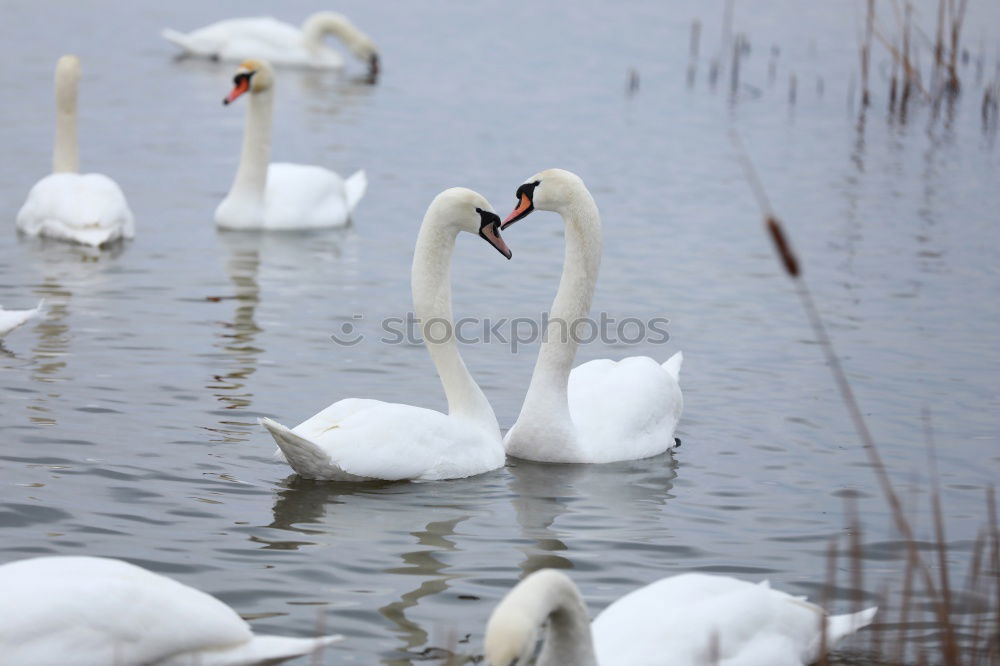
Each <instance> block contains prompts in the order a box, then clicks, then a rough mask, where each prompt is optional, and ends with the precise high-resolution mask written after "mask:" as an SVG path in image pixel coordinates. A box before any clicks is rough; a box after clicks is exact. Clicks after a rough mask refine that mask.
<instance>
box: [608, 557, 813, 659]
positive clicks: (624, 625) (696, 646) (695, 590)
mask: <svg viewBox="0 0 1000 666" xmlns="http://www.w3.org/2000/svg"><path fill="white" fill-rule="evenodd" d="M786 597H789V595H786V594H784V593H782V592H776V591H774V590H770V589H768V588H765V587H761V586H759V585H756V584H753V583H748V582H746V581H741V580H738V579H735V578H729V577H726V576H711V575H705V574H684V575H680V576H673V577H671V578H665V579H662V580H660V581H657V582H655V583H652V584H650V585H647V586H646V587H643V588H640V589H638V590H636V591H634V592H632V593H630V594H627V595H625V596H623V597H622V598H620V599H619V600H617V601H616V602H614V603H612V604H611V605H610V606H608V608H607V609H605V611H604V612H603V613H601V614H600V615H599V616H598V617H597V619H595V620H594V623H593V625H592V629H593V632H594V643H595V647H596V649H597V658H598V663H600V664H601V665H602V666H625V665H626V664H628V665H629V666H658V665H659V664H660V663H662V655H663V654H671V655H672V656H673V658H674V661H673V662H672V663H677V664H684V665H694V664H704V663H710V659H709V657H710V655H712V654H713V653H715V654H717V655H718V657H719V659H718V662H717V663H719V664H750V663H767V664H769V665H770V664H775V665H781V664H785V663H787V664H798V663H801V662H799V661H796V660H797V659H798V655H799V654H800V653H801V650H802V649H804V647H805V646H806V645H807V644H808V643H809V642H810V641H811V640H812V639H813V637H814V636H815V635H816V634H818V633H819V627H818V622H817V619H818V618H817V615H816V614H815V612H813V611H811V610H808V609H806V608H803V607H802V606H797V605H796V606H791V605H789V604H787V602H786V600H785V598H786ZM753 655H758V656H759V655H768V658H769V659H771V660H770V661H765V662H758V661H753V659H754V657H753ZM789 656H790V658H789ZM658 659H659V660H660V661H658Z"/></svg>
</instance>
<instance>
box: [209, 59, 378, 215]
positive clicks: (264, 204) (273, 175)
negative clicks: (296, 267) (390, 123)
mask: <svg viewBox="0 0 1000 666" xmlns="http://www.w3.org/2000/svg"><path fill="white" fill-rule="evenodd" d="M236 80H237V81H240V83H239V84H237V86H236V87H235V88H234V89H233V92H232V93H230V95H229V96H228V97H227V98H226V103H227V104H228V103H230V102H232V101H234V100H235V99H236V98H238V97H239V96H241V95H243V94H244V93H246V92H249V93H250V95H249V97H250V100H249V102H248V108H247V120H246V128H245V129H244V133H243V149H242V152H241V155H240V163H239V167H238V168H237V171H236V177H235V178H234V180H233V185H232V187H231V188H230V190H229V194H227V195H226V198H225V199H223V200H222V202H221V203H220V204H219V206H218V208H216V210H215V222H216V224H217V225H218V226H219V227H220V228H223V229H273V230H293V229H322V228H330V227H340V226H344V225H345V224H347V223H348V222H349V221H350V219H351V213H352V212H353V211H354V209H355V207H357V205H358V202H359V201H360V200H361V197H362V196H364V193H365V190H366V189H367V187H368V180H367V177H366V176H365V172H364V171H362V170H359V171H357V172H355V173H354V174H353V175H351V176H350V177H349V178H347V179H346V180H344V179H343V178H341V177H340V176H339V175H338V174H336V173H335V172H333V171H331V170H329V169H326V168H323V167H319V166H312V165H304V164H289V163H285V162H279V163H274V164H270V163H269V160H270V156H271V114H272V108H273V101H274V91H273V88H272V86H273V82H274V73H273V70H272V69H271V66H270V65H269V64H268V63H267V62H266V61H261V60H247V61H246V62H244V63H243V64H242V65H241V66H240V68H239V70H238V71H237V75H236Z"/></svg>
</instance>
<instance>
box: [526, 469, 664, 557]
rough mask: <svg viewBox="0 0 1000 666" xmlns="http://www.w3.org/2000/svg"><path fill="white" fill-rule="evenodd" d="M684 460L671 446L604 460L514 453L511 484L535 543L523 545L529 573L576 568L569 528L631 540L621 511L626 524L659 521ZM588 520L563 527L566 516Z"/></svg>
mask: <svg viewBox="0 0 1000 666" xmlns="http://www.w3.org/2000/svg"><path fill="white" fill-rule="evenodd" d="M678 467H679V464H678V462H677V460H676V459H675V458H674V455H673V453H672V452H671V451H668V452H666V453H663V454H660V455H658V456H654V457H652V458H645V459H643V460H628V461H623V462H619V463H609V464H604V465H578V464H552V463H537V462H531V461H528V460H516V459H513V458H512V459H509V460H508V467H507V470H508V471H509V472H510V477H509V480H508V487H509V489H510V498H511V499H510V501H511V504H512V505H513V507H514V511H515V515H516V517H517V522H518V525H519V526H520V528H521V534H522V536H523V537H524V539H525V540H527V541H529V542H533V545H531V546H527V547H525V548H523V552H524V556H525V557H524V560H523V561H522V562H521V563H520V565H519V566H520V568H521V570H522V571H523V573H524V575H527V574H529V573H532V572H534V571H538V570H539V569H546V568H552V569H573V568H575V564H574V560H573V557H572V554H571V552H570V550H571V549H570V546H569V545H567V543H566V542H565V541H564V538H565V536H566V535H567V534H574V535H577V536H584V537H586V536H587V535H588V534H594V535H596V534H597V533H599V534H600V538H601V539H602V540H605V541H608V540H619V541H624V542H628V541H630V540H631V537H630V536H629V535H628V534H625V533H624V532H623V529H626V528H624V527H623V526H622V524H621V521H620V516H622V515H628V516H629V522H628V525H627V530H628V531H629V532H630V533H632V532H642V530H643V529H644V528H643V525H646V524H649V525H653V524H656V525H659V524H660V522H661V520H662V515H663V507H664V506H665V505H666V503H667V502H668V501H669V500H670V499H671V498H672V497H673V494H672V493H671V490H672V489H673V485H674V480H675V479H676V478H677V469H678ZM564 516H565V517H567V520H576V519H577V518H579V519H580V520H582V521H583V522H584V523H586V524H585V525H581V526H580V528H578V529H577V528H574V529H566V530H562V529H560V528H559V527H558V526H555V524H556V523H557V521H559V520H560V519H561V518H563V517H564Z"/></svg>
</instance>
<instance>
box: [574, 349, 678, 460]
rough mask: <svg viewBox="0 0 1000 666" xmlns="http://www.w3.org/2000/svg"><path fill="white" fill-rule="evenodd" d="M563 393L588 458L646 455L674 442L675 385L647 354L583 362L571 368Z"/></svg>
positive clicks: (653, 453)
mask: <svg viewBox="0 0 1000 666" xmlns="http://www.w3.org/2000/svg"><path fill="white" fill-rule="evenodd" d="M568 395H569V411H570V416H571V417H572V419H573V424H574V426H575V428H576V432H577V438H578V441H579V443H580V446H581V448H583V449H584V451H586V452H587V456H588V458H589V459H588V460H587V462H611V461H614V460H634V459H637V458H645V457H648V456H652V455H656V454H658V453H662V452H664V451H666V450H667V449H668V448H670V447H671V446H673V444H674V439H673V436H674V428H675V427H676V426H677V421H678V420H680V416H681V411H682V410H683V407H684V399H683V396H682V395H681V388H680V384H678V382H677V379H676V378H675V377H674V376H673V375H671V374H670V372H668V371H667V370H665V369H664V368H663V367H662V366H661V365H660V364H659V363H657V362H656V361H654V360H653V359H651V358H649V357H647V356H632V357H629V358H626V359H623V360H621V361H617V362H616V361H611V360H608V359H599V360H595V361H590V362H588V363H584V364H583V365H580V366H578V367H576V368H574V369H573V371H572V372H571V373H570V376H569V386H568Z"/></svg>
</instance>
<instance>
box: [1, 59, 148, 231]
mask: <svg viewBox="0 0 1000 666" xmlns="http://www.w3.org/2000/svg"><path fill="white" fill-rule="evenodd" d="M79 88H80V60H79V58H77V57H76V56H73V55H66V56H63V57H61V58H59V61H58V63H56V75H55V97H56V137H55V145H54V147H53V150H52V173H51V174H50V175H48V176H46V177H45V178H42V179H41V180H40V181H38V182H37V183H36V184H35V186H34V187H32V188H31V191H30V192H29V193H28V198H27V200H26V201H25V202H24V205H23V206H22V207H21V210H20V211H18V214H17V228H18V230H19V231H21V232H22V233H25V234H27V235H29V236H47V237H49V238H57V239H59V240H65V241H70V242H73V243H80V244H83V245H90V246H93V247H98V246H101V245H106V244H109V243H112V242H114V241H116V240H119V239H121V238H132V237H133V236H134V235H135V221H134V218H133V217H132V211H131V210H130V209H129V207H128V203H127V202H126V201H125V195H124V194H122V191H121V188H120V187H118V184H117V183H115V181H113V180H111V179H110V178H108V177H107V176H105V175H103V174H99V173H87V174H81V173H79V170H80V147H79V141H78V137H77V123H76V105H77V96H78V93H79Z"/></svg>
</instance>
